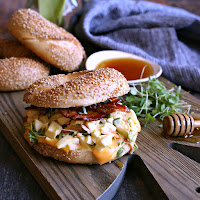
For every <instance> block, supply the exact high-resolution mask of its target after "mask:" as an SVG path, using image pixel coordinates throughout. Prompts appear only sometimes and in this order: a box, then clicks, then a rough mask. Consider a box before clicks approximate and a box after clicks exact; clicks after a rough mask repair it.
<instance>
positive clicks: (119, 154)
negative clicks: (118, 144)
mask: <svg viewBox="0 0 200 200" xmlns="http://www.w3.org/2000/svg"><path fill="white" fill-rule="evenodd" d="M124 151H125V149H124V148H120V149H119V150H118V152H117V157H121V156H122V155H123V153H124Z"/></svg>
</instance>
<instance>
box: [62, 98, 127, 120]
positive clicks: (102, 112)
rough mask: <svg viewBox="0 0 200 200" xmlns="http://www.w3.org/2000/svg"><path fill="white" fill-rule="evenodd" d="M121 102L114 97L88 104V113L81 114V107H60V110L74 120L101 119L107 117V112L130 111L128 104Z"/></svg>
mask: <svg viewBox="0 0 200 200" xmlns="http://www.w3.org/2000/svg"><path fill="white" fill-rule="evenodd" d="M119 102H121V99H118V98H112V99H111V100H110V101H108V102H106V103H105V102H104V103H98V104H94V105H91V106H88V107H86V112H87V114H80V113H81V107H78V108H66V109H60V112H61V114H62V115H63V116H65V117H69V118H71V119H73V120H85V121H94V120H99V119H102V118H103V117H105V116H106V115H107V114H110V113H112V112H115V111H122V112H130V110H129V109H128V108H127V107H126V106H124V105H121V104H119Z"/></svg>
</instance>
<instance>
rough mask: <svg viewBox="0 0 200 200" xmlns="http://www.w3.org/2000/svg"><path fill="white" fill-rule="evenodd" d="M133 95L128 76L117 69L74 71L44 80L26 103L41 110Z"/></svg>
mask: <svg viewBox="0 0 200 200" xmlns="http://www.w3.org/2000/svg"><path fill="white" fill-rule="evenodd" d="M128 92H129V85H128V83H127V80H126V79H125V77H124V76H123V75H122V74H121V73H120V72H118V71H117V70H115V69H113V68H100V69H96V70H93V71H87V70H85V71H81V72H74V73H71V74H67V75H63V74H60V75H54V76H49V77H46V78H42V79H40V80H38V81H36V82H35V83H34V84H32V85H31V86H30V87H29V88H28V89H27V91H26V92H25V94H24V101H25V102H26V103H28V104H32V105H34V106H37V107H50V108H69V107H78V106H89V105H92V104H95V103H99V102H103V101H106V100H107V99H109V98H112V97H118V96H122V95H124V94H126V93H128Z"/></svg>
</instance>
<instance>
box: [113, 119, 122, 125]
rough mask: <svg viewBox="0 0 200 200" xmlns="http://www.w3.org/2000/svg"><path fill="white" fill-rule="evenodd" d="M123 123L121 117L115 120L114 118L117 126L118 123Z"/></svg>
mask: <svg viewBox="0 0 200 200" xmlns="http://www.w3.org/2000/svg"><path fill="white" fill-rule="evenodd" d="M120 123H121V118H115V119H114V120H113V124H114V125H115V126H117V125H118V124H120Z"/></svg>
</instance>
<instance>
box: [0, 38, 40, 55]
mask: <svg viewBox="0 0 200 200" xmlns="http://www.w3.org/2000/svg"><path fill="white" fill-rule="evenodd" d="M0 47H1V48H0V57H1V58H10V57H36V56H35V54H34V53H33V52H32V51H31V50H29V49H27V48H26V47H25V46H24V45H22V44H21V43H19V42H18V41H14V40H9V39H0Z"/></svg>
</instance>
